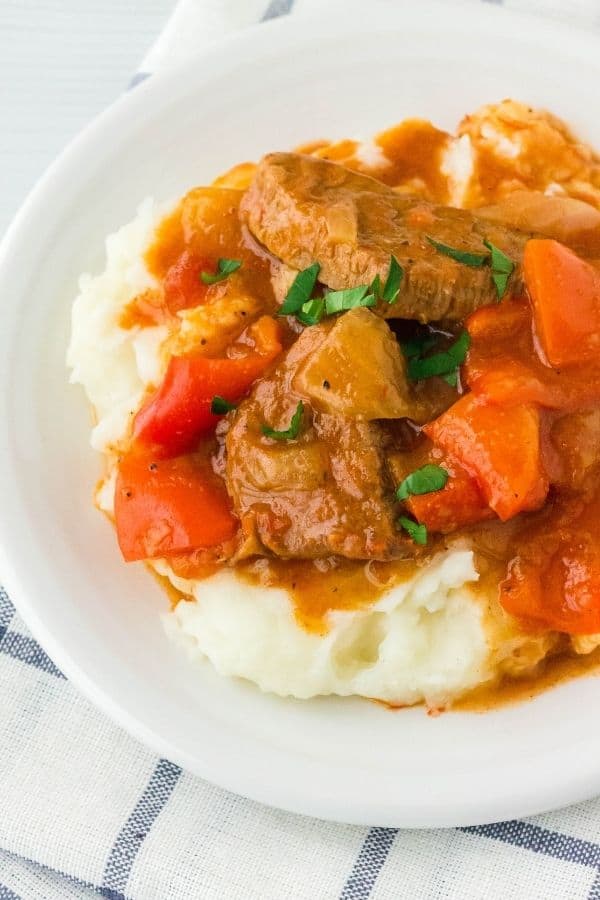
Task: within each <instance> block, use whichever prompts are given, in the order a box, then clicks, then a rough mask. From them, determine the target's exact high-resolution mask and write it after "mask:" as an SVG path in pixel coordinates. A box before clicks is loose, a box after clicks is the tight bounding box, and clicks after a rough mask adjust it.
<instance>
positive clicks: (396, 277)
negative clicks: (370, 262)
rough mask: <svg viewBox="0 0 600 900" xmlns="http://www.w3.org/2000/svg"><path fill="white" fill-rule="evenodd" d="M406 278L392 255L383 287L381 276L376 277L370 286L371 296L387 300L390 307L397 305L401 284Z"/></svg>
mask: <svg viewBox="0 0 600 900" xmlns="http://www.w3.org/2000/svg"><path fill="white" fill-rule="evenodd" d="M403 277H404V269H403V268H402V266H401V265H400V263H399V262H398V260H397V259H396V257H395V256H394V254H393V253H392V255H391V256H390V267H389V269H388V273H387V278H386V280H385V284H384V285H383V287H382V286H381V278H380V277H379V274H377V275H376V276H375V278H374V279H373V281H372V282H371V284H370V285H369V288H368V290H369V294H373V296H374V297H375V299H376V300H385V302H386V303H389V304H390V306H391V305H392V303H395V302H396V300H397V299H398V294H399V293H400V284H401V282H402V279H403Z"/></svg>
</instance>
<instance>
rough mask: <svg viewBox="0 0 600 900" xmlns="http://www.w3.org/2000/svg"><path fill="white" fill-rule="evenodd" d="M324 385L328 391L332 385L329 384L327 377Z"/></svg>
mask: <svg viewBox="0 0 600 900" xmlns="http://www.w3.org/2000/svg"><path fill="white" fill-rule="evenodd" d="M323 387H324V388H325V390H326V391H328V390H329V388H330V387H331V385H330V384H329V382H328V381H327V379H325V381H324V382H323Z"/></svg>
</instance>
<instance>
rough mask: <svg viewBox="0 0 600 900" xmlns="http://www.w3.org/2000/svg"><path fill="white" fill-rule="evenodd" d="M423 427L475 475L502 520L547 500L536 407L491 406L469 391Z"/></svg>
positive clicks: (435, 440) (439, 445)
mask: <svg viewBox="0 0 600 900" xmlns="http://www.w3.org/2000/svg"><path fill="white" fill-rule="evenodd" d="M424 431H425V433H426V434H427V435H428V436H429V437H430V438H431V440H432V441H433V442H434V444H435V445H436V446H437V447H440V448H441V449H442V450H444V451H445V452H446V453H448V454H449V455H450V456H452V457H453V458H454V459H456V460H457V461H458V462H459V463H460V465H461V466H463V468H464V469H465V470H466V471H467V472H468V473H469V474H470V475H472V476H473V477H474V478H475V480H476V481H477V483H478V485H479V487H480V489H481V491H482V493H483V496H484V497H485V500H486V501H487V503H488V504H489V506H491V508H492V509H493V510H494V512H496V513H497V514H498V516H499V517H500V518H501V519H502V520H503V521H505V520H506V519H510V518H512V516H515V515H516V514H517V513H519V512H522V511H523V510H531V509H537V508H538V507H539V506H540V505H541V504H542V503H543V501H544V498H545V497H546V493H547V491H548V479H547V477H546V475H545V473H544V470H543V467H542V461H541V453H540V422H539V412H538V410H537V409H536V407H534V406H532V405H527V404H523V405H521V406H512V407H509V408H505V407H500V406H493V405H491V404H488V403H485V402H483V401H482V400H481V399H480V398H478V397H475V396H474V395H473V394H466V395H465V396H464V397H461V399H460V400H458V401H457V402H456V403H455V404H454V405H453V406H451V407H450V409H448V410H447V411H446V412H445V413H443V415H441V416H440V417H439V419H436V420H435V421H434V422H431V423H430V424H429V425H427V426H425V428H424Z"/></svg>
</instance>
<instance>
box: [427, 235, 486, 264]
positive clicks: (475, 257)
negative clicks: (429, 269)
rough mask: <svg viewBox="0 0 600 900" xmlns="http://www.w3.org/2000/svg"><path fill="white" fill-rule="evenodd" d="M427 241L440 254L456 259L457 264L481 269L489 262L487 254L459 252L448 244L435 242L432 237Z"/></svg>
mask: <svg viewBox="0 0 600 900" xmlns="http://www.w3.org/2000/svg"><path fill="white" fill-rule="evenodd" d="M427 240H428V241H429V243H430V244H431V246H432V247H435V249H436V250H437V251H438V253H443V254H444V256H449V257H450V259H455V260H456V262H459V263H463V264H464V265H465V266H471V267H472V268H474V269H479V268H480V267H481V266H483V265H485V263H486V262H487V260H488V255H487V253H471V252H470V251H468V250H458V249H457V248H456V247H449V246H448V244H441V243H440V242H439V241H434V239H433V238H430V237H427Z"/></svg>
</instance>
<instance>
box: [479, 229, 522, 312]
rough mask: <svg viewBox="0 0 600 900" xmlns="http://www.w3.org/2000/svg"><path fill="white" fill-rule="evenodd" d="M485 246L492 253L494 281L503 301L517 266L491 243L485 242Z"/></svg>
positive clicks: (499, 297) (491, 261)
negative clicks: (509, 280)
mask: <svg viewBox="0 0 600 900" xmlns="http://www.w3.org/2000/svg"><path fill="white" fill-rule="evenodd" d="M483 243H484V244H485V246H486V247H487V248H488V250H489V251H490V263H491V266H492V280H493V282H494V285H495V286H496V293H497V294H498V300H502V298H503V297H504V294H505V293H506V288H507V286H508V279H509V278H510V276H511V275H512V273H513V270H514V268H515V264H514V262H513V261H512V259H509V257H508V256H507V255H506V254H505V253H503V252H502V250H499V249H498V247H495V246H494V244H492V242H491V241H487V240H486V241H484V242H483Z"/></svg>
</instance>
